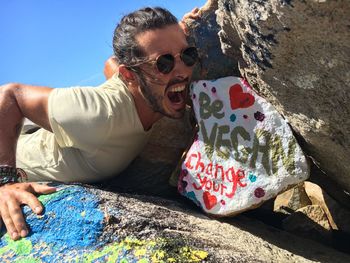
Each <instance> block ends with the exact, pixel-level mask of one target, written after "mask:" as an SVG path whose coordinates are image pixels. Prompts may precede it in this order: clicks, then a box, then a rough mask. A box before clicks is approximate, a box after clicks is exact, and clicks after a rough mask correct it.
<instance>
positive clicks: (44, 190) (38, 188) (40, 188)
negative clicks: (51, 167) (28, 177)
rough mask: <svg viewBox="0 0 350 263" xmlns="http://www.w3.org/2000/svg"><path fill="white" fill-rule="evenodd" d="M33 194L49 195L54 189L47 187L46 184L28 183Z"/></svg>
mask: <svg viewBox="0 0 350 263" xmlns="http://www.w3.org/2000/svg"><path fill="white" fill-rule="evenodd" d="M30 185H31V187H32V189H33V190H34V193H37V194H51V193H54V192H56V190H57V189H56V187H52V186H48V185H46V184H39V183H30Z"/></svg>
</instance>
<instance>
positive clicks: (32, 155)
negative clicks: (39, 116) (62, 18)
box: [17, 76, 150, 182]
mask: <svg viewBox="0 0 350 263" xmlns="http://www.w3.org/2000/svg"><path fill="white" fill-rule="evenodd" d="M48 112H49V121H50V124H51V129H52V131H53V132H49V131H47V130H45V129H39V130H38V131H36V132H34V133H33V134H25V135H21V136H20V138H19V141H18V144H17V167H19V168H23V169H24V170H25V171H26V172H27V174H28V177H29V180H31V181H45V180H57V181H62V182H71V181H79V182H94V181H98V180H101V179H104V178H106V177H108V176H111V175H115V174H117V173H119V172H121V171H122V170H123V169H125V168H126V167H127V166H128V164H129V163H130V162H131V161H132V160H133V159H134V158H135V157H136V156H137V155H138V154H139V153H140V152H141V150H142V149H143V147H144V146H145V144H146V142H147V139H148V137H149V135H150V131H148V132H146V131H144V129H143V126H142V124H141V122H140V119H139V116H138V114H137V111H136V108H135V104H134V100H133V97H132V95H131V93H130V92H129V90H128V89H127V87H126V86H125V84H124V83H123V82H122V81H121V80H120V79H119V78H118V77H117V76H113V77H112V78H111V79H110V80H108V81H106V82H105V83H104V84H102V85H101V86H99V87H72V88H61V89H54V90H53V91H52V92H51V93H50V95H49V101H48Z"/></svg>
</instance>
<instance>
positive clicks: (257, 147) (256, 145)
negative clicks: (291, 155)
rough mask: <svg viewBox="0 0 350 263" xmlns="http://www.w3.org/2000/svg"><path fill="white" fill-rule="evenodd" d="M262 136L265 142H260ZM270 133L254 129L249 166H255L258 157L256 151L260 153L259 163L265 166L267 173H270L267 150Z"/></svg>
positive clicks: (268, 148)
mask: <svg viewBox="0 0 350 263" xmlns="http://www.w3.org/2000/svg"><path fill="white" fill-rule="evenodd" d="M261 138H264V139H265V143H264V144H260V139H261ZM270 141H271V133H269V132H268V131H264V130H256V133H255V136H254V141H253V147H252V156H251V159H250V167H251V168H255V163H256V159H257V158H258V153H262V157H261V163H262V165H263V167H264V168H265V171H266V173H267V174H268V175H271V169H270V162H269V150H270Z"/></svg>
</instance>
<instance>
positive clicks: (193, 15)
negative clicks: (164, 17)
mask: <svg viewBox="0 0 350 263" xmlns="http://www.w3.org/2000/svg"><path fill="white" fill-rule="evenodd" d="M199 10H200V9H199V8H198V7H195V8H193V9H192V11H191V12H189V13H187V14H185V15H184V16H183V18H182V20H186V19H188V18H192V19H197V18H199V17H200V12H199Z"/></svg>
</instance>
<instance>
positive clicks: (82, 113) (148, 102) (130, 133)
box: [0, 8, 198, 240]
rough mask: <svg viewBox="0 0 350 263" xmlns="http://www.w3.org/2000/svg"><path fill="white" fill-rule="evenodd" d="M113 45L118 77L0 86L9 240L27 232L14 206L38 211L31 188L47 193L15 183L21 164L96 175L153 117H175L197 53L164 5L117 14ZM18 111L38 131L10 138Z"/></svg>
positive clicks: (117, 164) (43, 175) (74, 176)
mask: <svg viewBox="0 0 350 263" xmlns="http://www.w3.org/2000/svg"><path fill="white" fill-rule="evenodd" d="M113 48H114V53H115V59H116V62H117V63H116V64H117V65H118V66H117V71H118V74H119V77H118V76H116V75H114V76H113V77H111V78H110V79H109V80H108V81H107V82H105V83H104V84H102V85H101V86H99V87H97V88H91V87H90V88H87V87H75V88H70V89H51V88H48V87H37V86H30V85H23V84H8V85H4V86H2V87H1V88H0V90H1V91H0V119H1V126H0V184H1V185H2V186H0V215H1V217H2V220H3V222H4V224H5V226H6V228H7V231H8V233H9V235H10V237H11V238H12V239H14V240H16V239H19V238H20V237H25V236H26V235H27V234H28V229H27V227H26V225H25V222H24V219H23V215H22V212H21V209H20V205H22V204H26V205H29V206H30V207H31V209H33V211H34V212H35V213H40V212H41V211H42V205H41V204H40V202H39V201H38V199H37V198H36V197H35V194H42V193H44V194H45V193H51V192H53V191H55V188H53V187H49V186H47V185H42V184H38V183H19V182H18V181H19V180H18V177H20V176H21V175H23V174H24V173H23V170H24V171H25V172H26V174H27V175H28V178H29V180H30V181H43V180H44V181H47V180H55V181H61V182H70V181H81V182H93V181H97V180H102V179H104V178H107V177H108V176H111V175H114V174H116V173H118V172H120V171H122V170H123V169H124V168H126V167H127V165H128V164H129V163H130V162H131V161H132V160H133V159H134V158H135V157H136V156H137V154H138V153H139V152H140V151H141V150H142V147H143V146H144V145H145V143H146V142H147V138H148V136H149V134H150V130H151V128H152V125H153V124H154V123H155V122H156V121H158V120H159V119H160V118H162V117H163V116H168V117H170V118H181V117H182V116H183V114H184V109H185V104H186V96H187V88H188V84H189V82H190V77H191V74H192V69H193V66H194V64H195V63H196V61H197V59H198V54H197V51H196V49H195V48H194V47H190V46H189V45H188V43H187V41H186V37H185V35H184V32H183V31H182V28H181V26H180V25H179V24H178V22H177V19H176V18H175V17H174V16H173V15H172V14H171V13H170V12H169V11H167V10H165V9H162V8H144V9H141V10H138V11H135V12H133V13H131V14H129V15H127V16H125V17H123V18H122V20H121V22H120V24H119V25H118V26H117V28H116V29H115V33H114V38H113ZM24 117H26V118H28V119H30V120H31V121H33V122H34V123H36V124H38V125H39V126H41V127H42V128H43V129H39V130H38V131H36V132H34V133H33V134H29V135H21V136H20V137H19V139H18V136H19V133H20V128H21V123H22V120H23V118H24ZM16 144H17V148H18V150H17V152H16ZM16 165H17V166H16ZM16 167H19V168H22V169H23V170H21V169H19V168H16Z"/></svg>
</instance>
